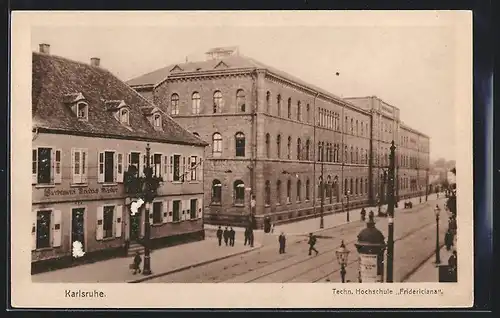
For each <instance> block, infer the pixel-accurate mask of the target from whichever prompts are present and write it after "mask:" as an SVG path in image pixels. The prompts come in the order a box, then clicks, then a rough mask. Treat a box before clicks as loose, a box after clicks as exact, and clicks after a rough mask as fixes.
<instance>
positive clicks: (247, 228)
mask: <svg viewBox="0 0 500 318" xmlns="http://www.w3.org/2000/svg"><path fill="white" fill-rule="evenodd" d="M247 243H248V244H250V228H249V227H246V228H245V244H244V245H247Z"/></svg>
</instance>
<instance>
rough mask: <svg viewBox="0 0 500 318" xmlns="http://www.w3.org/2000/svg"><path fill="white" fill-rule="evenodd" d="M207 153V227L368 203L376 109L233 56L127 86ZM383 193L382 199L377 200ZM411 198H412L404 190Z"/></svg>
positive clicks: (372, 188)
mask: <svg viewBox="0 0 500 318" xmlns="http://www.w3.org/2000/svg"><path fill="white" fill-rule="evenodd" d="M127 84H129V85H130V86H131V87H132V88H134V89H135V90H136V91H137V92H139V93H140V94H142V95H143V96H144V97H146V98H148V99H150V100H151V101H153V102H154V103H155V104H156V105H158V106H159V107H160V108H161V109H162V110H164V111H165V112H167V113H168V114H170V115H171V116H172V118H174V119H175V120H176V121H177V122H178V123H179V124H181V125H182V126H183V127H185V128H186V129H188V130H189V131H191V132H193V133H194V134H196V135H198V136H200V138H202V139H203V140H205V141H206V142H207V143H208V144H209V146H208V147H207V148H206V160H205V165H204V172H205V175H204V180H205V181H204V182H205V199H204V202H205V204H206V208H205V221H206V222H207V223H211V224H232V225H243V224H245V222H247V220H248V215H250V214H253V215H254V216H255V218H256V221H257V223H258V224H262V221H263V219H264V217H269V218H270V219H271V222H282V221H285V220H290V219H301V218H308V217H312V216H317V215H318V214H319V213H320V206H321V195H322V191H321V186H320V185H321V181H322V180H324V184H325V186H324V188H323V191H324V213H325V214H327V213H334V212H336V211H341V210H342V209H343V208H345V204H346V203H347V198H346V195H348V196H349V207H351V208H352V207H354V206H363V205H367V204H369V203H370V202H374V201H375V199H376V197H377V194H378V192H379V191H378V190H379V187H378V184H377V178H378V177H377V174H376V173H375V172H374V169H373V162H374V152H373V147H374V144H373V142H372V136H373V129H374V126H373V110H372V109H371V108H368V109H365V108H362V107H359V106H357V105H355V104H354V103H352V102H350V101H348V100H345V99H342V98H340V97H338V96H335V95H334V94H332V93H330V92H328V91H325V90H323V89H321V88H318V87H316V86H314V85H311V84H309V83H306V82H304V81H302V80H301V79H299V78H296V77H294V76H292V75H290V74H287V73H285V72H283V71H281V70H278V69H276V68H273V67H270V66H267V65H264V64H262V63H260V62H259V61H256V60H254V59H252V58H249V57H246V56H243V55H241V54H239V52H238V49H237V48H235V47H230V48H215V49H212V50H210V51H208V52H207V53H206V60H205V61H195V62H187V63H180V64H173V65H169V66H167V67H164V68H161V69H158V70H156V71H153V72H151V73H148V74H144V75H142V76H139V77H137V78H134V79H131V80H129V81H128V82H127ZM381 195H382V194H381ZM409 195H412V194H410V193H409Z"/></svg>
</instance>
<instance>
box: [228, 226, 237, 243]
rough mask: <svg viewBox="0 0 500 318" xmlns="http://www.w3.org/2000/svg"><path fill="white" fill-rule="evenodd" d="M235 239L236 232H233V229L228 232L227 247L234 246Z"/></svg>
mask: <svg viewBox="0 0 500 318" xmlns="http://www.w3.org/2000/svg"><path fill="white" fill-rule="evenodd" d="M235 237H236V232H235V231H234V230H233V227H231V229H230V230H229V246H234V239H235Z"/></svg>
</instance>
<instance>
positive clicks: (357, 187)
mask: <svg viewBox="0 0 500 318" xmlns="http://www.w3.org/2000/svg"><path fill="white" fill-rule="evenodd" d="M358 189H359V181H358V178H356V186H355V188H354V193H355V194H356V195H357V194H358Z"/></svg>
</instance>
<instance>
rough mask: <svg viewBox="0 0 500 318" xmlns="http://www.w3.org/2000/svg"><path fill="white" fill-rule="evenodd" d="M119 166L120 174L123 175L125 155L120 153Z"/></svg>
mask: <svg viewBox="0 0 500 318" xmlns="http://www.w3.org/2000/svg"><path fill="white" fill-rule="evenodd" d="M117 161H118V162H117V164H118V174H122V173H123V154H121V153H119V154H118V159H117Z"/></svg>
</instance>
